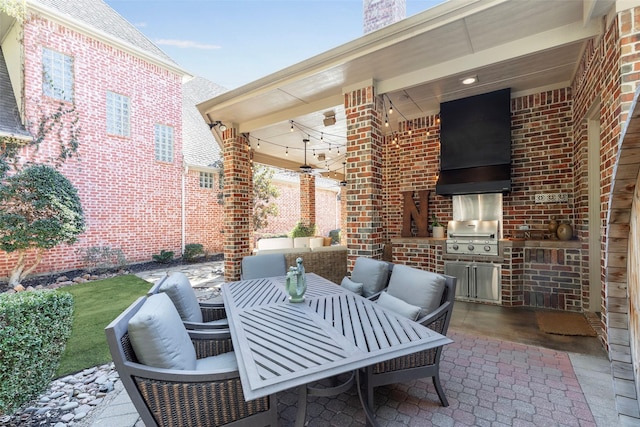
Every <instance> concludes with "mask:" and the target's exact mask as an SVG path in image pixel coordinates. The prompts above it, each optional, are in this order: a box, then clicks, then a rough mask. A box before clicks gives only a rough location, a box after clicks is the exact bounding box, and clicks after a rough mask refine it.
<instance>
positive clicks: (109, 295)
mask: <svg viewBox="0 0 640 427" xmlns="http://www.w3.org/2000/svg"><path fill="white" fill-rule="evenodd" d="M149 288H151V283H149V282H147V281H145V280H142V279H140V278H138V277H136V276H134V275H127V276H118V277H113V278H111V279H105V280H96V281H94V282H88V283H81V284H77V285H71V286H65V287H64V288H60V289H59V291H60V292H69V293H71V294H72V295H73V297H74V301H75V303H74V314H73V329H72V331H71V337H70V338H69V341H68V343H67V347H66V348H65V351H64V354H63V355H62V360H61V361H60V367H59V368H58V371H57V373H56V374H57V377H58V378H59V377H62V376H65V375H67V374H72V373H75V372H78V371H81V370H83V369H86V368H90V367H92V366H97V365H101V364H104V363H107V362H110V361H111V354H110V353H109V347H108V346H107V339H106V336H105V334H104V328H105V327H106V326H107V325H108V324H109V323H110V322H111V321H112V320H113V319H115V318H116V317H118V315H119V314H120V313H122V312H123V311H124V310H125V309H126V308H127V307H128V306H129V305H130V304H131V303H132V302H133V301H135V300H136V299H137V298H138V297H140V296H142V295H145V294H146V293H147V291H148V290H149Z"/></svg>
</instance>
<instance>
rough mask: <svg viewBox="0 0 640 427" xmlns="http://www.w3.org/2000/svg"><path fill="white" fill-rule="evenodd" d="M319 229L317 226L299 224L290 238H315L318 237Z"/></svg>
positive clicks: (292, 231)
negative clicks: (317, 231)
mask: <svg viewBox="0 0 640 427" xmlns="http://www.w3.org/2000/svg"><path fill="white" fill-rule="evenodd" d="M316 230H317V227H316V225H315V224H311V225H309V226H307V225H306V224H303V223H302V222H298V223H297V224H296V226H295V227H294V228H293V230H291V232H290V233H289V235H290V237H313V236H315V235H316Z"/></svg>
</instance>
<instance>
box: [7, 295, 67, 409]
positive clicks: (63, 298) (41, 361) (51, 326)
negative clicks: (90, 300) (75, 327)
mask: <svg viewBox="0 0 640 427" xmlns="http://www.w3.org/2000/svg"><path fill="white" fill-rule="evenodd" d="M72 320H73V296H71V294H69V293H68V292H56V291H52V290H43V291H34V292H19V293H16V294H0V414H7V413H12V412H14V411H15V410H17V409H18V408H19V407H20V406H22V405H23V404H25V403H26V402H28V401H29V400H32V399H35V398H36V397H37V396H38V395H39V394H40V393H42V392H44V391H45V390H46V389H47V387H48V386H49V384H50V383H51V380H53V378H54V375H55V372H56V370H57V369H58V365H59V364H60V357H61V356H62V353H63V352H64V348H65V346H66V343H67V340H68V339H69V336H70V335H71V325H72Z"/></svg>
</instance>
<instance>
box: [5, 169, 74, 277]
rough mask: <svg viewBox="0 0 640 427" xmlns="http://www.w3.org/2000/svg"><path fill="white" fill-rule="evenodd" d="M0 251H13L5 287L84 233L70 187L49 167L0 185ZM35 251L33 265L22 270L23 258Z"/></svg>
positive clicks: (71, 187) (24, 173)
mask: <svg viewBox="0 0 640 427" xmlns="http://www.w3.org/2000/svg"><path fill="white" fill-rule="evenodd" d="M0 206H1V207H2V208H1V209H0V249H2V250H3V251H5V252H9V253H11V252H17V253H18V262H17V265H16V266H15V267H14V269H13V270H12V272H11V275H10V279H9V284H11V285H17V284H18V283H20V281H21V280H22V279H24V278H25V277H26V276H27V275H28V274H29V273H30V272H31V271H33V269H34V268H35V267H36V266H37V264H38V263H39V262H40V260H41V259H42V253H43V252H44V251H45V250H48V249H51V248H53V247H55V246H57V245H59V244H61V243H67V244H72V243H74V242H75V241H76V238H77V236H78V235H79V234H80V233H82V232H83V231H84V214H83V211H82V205H81V203H80V198H79V197H78V192H77V190H76V188H75V187H74V186H73V184H72V183H71V182H70V181H69V180H68V179H67V178H66V177H65V176H64V175H62V174H61V173H60V172H58V171H57V170H56V169H54V168H53V167H51V166H49V165H30V166H28V167H26V168H25V169H23V170H21V171H19V172H18V173H16V174H15V175H13V176H10V177H8V178H5V179H4V180H3V181H1V182H0ZM32 249H35V250H36V264H34V265H32V266H31V267H30V268H27V269H25V267H26V265H25V255H26V253H27V252H28V251H29V250H32Z"/></svg>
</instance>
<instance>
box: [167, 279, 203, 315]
mask: <svg viewBox="0 0 640 427" xmlns="http://www.w3.org/2000/svg"><path fill="white" fill-rule="evenodd" d="M158 290H159V291H160V292H164V293H166V294H167V295H168V296H169V298H171V301H173V304H174V305H175V306H176V309H177V310H178V313H180V317H181V318H182V320H183V321H185V322H198V323H201V322H202V311H201V310H200V304H199V303H198V298H197V297H196V293H195V292H194V291H193V288H192V287H191V283H190V282H189V278H188V277H187V276H186V275H185V274H184V273H181V272H175V273H171V274H170V275H169V277H167V278H166V279H165V281H164V282H163V283H162V285H160V288H159V289H158Z"/></svg>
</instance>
